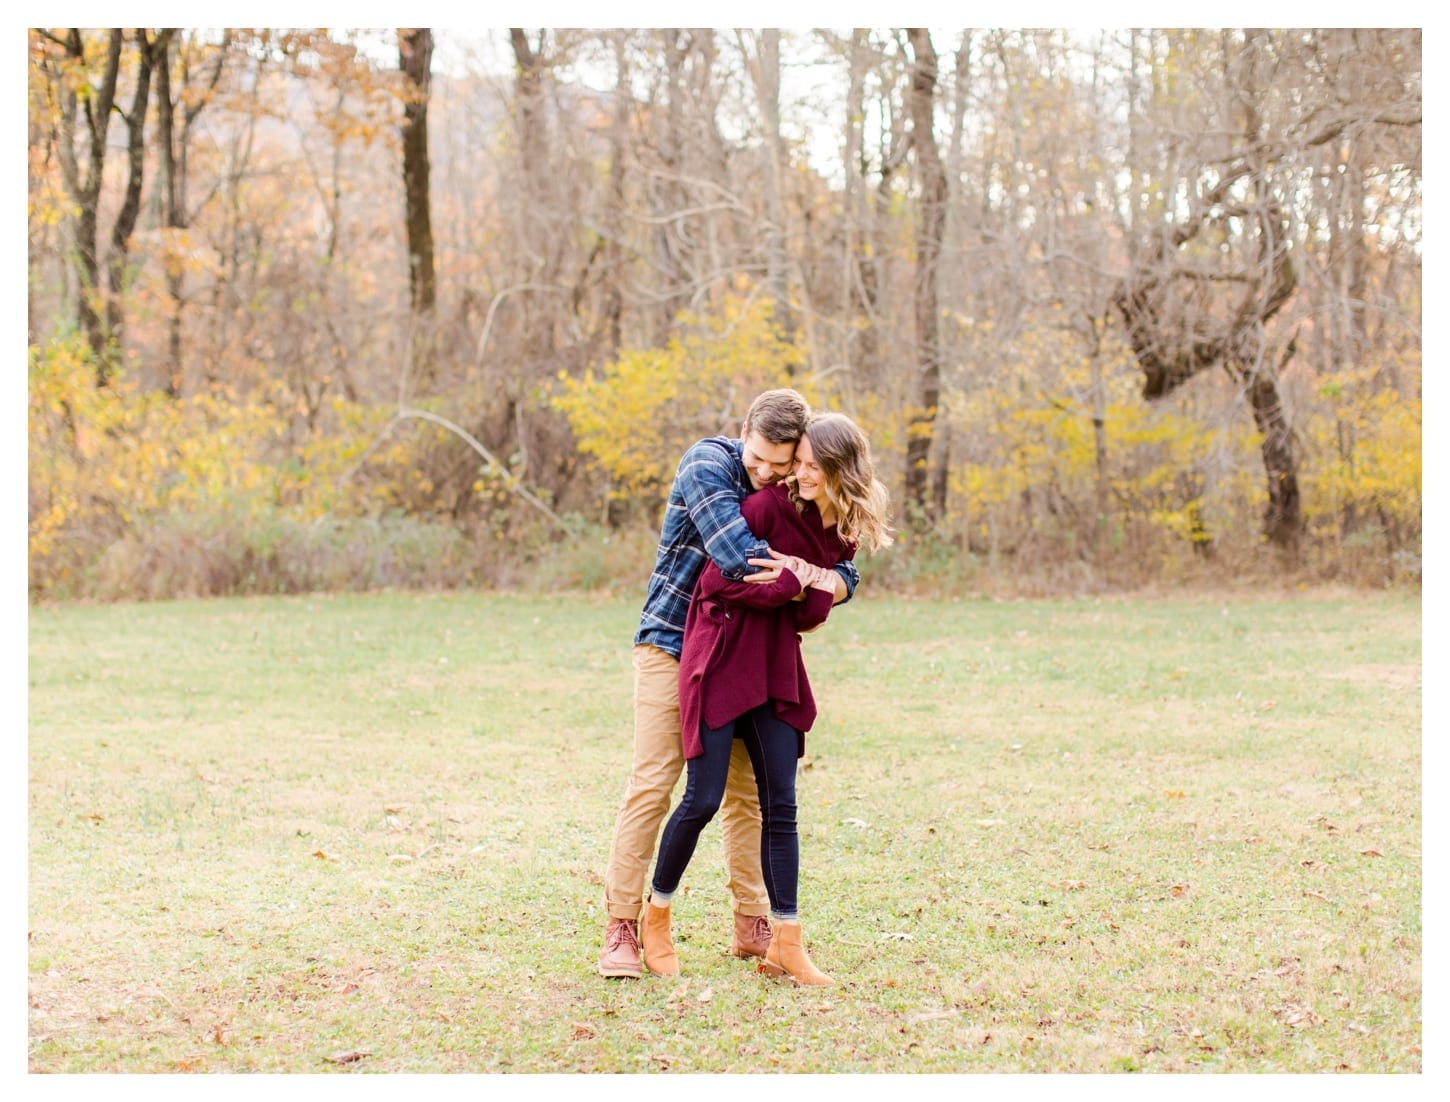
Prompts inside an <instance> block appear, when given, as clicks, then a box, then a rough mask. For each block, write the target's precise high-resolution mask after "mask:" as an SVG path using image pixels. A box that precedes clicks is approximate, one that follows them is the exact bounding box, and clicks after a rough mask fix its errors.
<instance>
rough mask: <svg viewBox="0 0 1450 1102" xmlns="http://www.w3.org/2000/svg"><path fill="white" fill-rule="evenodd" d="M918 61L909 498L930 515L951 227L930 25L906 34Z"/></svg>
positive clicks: (914, 81) (914, 78)
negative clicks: (943, 278) (942, 279)
mask: <svg viewBox="0 0 1450 1102" xmlns="http://www.w3.org/2000/svg"><path fill="white" fill-rule="evenodd" d="M906 33H907V37H908V39H909V40H910V42H911V49H912V53H913V54H914V55H915V61H914V64H913V67H912V74H911V92H910V110H911V141H912V148H913V149H914V150H915V151H916V166H917V172H918V176H919V182H920V187H921V199H920V204H921V215H920V224H919V226H918V229H917V233H916V292H915V312H914V313H915V320H916V355H917V380H916V388H915V395H914V401H913V404H912V408H911V412H910V416H909V419H908V423H907V440H906V500H907V502H908V503H909V504H911V505H914V506H916V508H917V509H918V511H919V514H920V517H921V519H922V520H923V521H925V520H927V519H929V517H930V510H931V502H930V501H929V500H928V496H927V459H928V456H929V455H930V454H931V445H932V438H933V436H934V435H935V429H936V417H937V405H938V402H939V401H940V396H941V336H940V317H939V310H938V306H937V299H938V295H937V282H938V277H939V273H940V260H941V247H942V238H943V236H944V234H945V229H946V207H947V203H946V200H947V179H946V171H945V169H944V168H943V167H942V162H941V156H940V154H939V153H938V152H937V144H936V137H935V134H934V132H933V127H932V113H933V107H934V106H935V102H936V78H937V58H936V51H935V50H933V49H932V45H931V38H930V36H929V35H928V34H927V32H926V30H925V28H920V27H913V28H910V29H909V30H908V31H907V32H906Z"/></svg>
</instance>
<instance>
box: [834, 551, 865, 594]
mask: <svg viewBox="0 0 1450 1102" xmlns="http://www.w3.org/2000/svg"><path fill="white" fill-rule="evenodd" d="M831 569H832V570H834V571H835V572H836V573H837V574H839V575H841V580H842V581H843V582H845V583H846V595H845V596H844V597H842V598H841V601H840V603H841V604H845V603H846V602H847V601H849V600H850V599H851V598H852V597H854V596H856V587H857V586H858V585H860V584H861V571H859V570H857V569H856V564H855V563H853V562H852V561H851V560H850V559H842V560H841V561H840V562H838V563H837V564H836V565H835V566H833V567H832V568H831Z"/></svg>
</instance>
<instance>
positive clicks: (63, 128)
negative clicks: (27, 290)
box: [53, 27, 125, 386]
mask: <svg viewBox="0 0 1450 1102" xmlns="http://www.w3.org/2000/svg"><path fill="white" fill-rule="evenodd" d="M108 35H109V37H108V40H107V46H106V60H105V64H104V67H103V69H102V73H101V79H100V83H99V84H96V85H90V84H89V81H88V80H87V91H88V93H89V94H88V95H86V96H85V98H84V102H83V103H82V101H81V97H80V96H79V94H78V93H77V87H78V81H77V80H76V78H75V75H74V73H73V72H72V71H71V70H79V71H80V72H82V73H84V72H85V68H84V66H85V45H84V43H83V41H82V39H81V32H80V28H78V27H72V28H70V29H69V30H68V31H67V32H66V36H65V43H64V46H65V68H64V70H63V71H62V72H60V73H59V74H57V75H56V76H54V77H53V79H54V80H55V81H56V83H57V85H58V87H59V90H58V92H57V99H58V101H59V103H60V133H59V136H58V142H57V145H58V148H59V154H60V162H61V173H62V176H63V178H64V179H65V185H66V191H67V192H68V193H69V195H70V198H71V201H72V202H73V203H74V204H75V231H74V232H75V251H74V253H73V254H72V260H73V264H74V267H75V275H76V321H77V323H78V324H79V325H80V328H81V331H82V332H83V333H85V335H86V342H87V343H88V344H89V345H90V346H91V352H92V354H93V355H94V357H95V362H96V385H97V386H105V385H106V384H107V383H108V382H109V381H110V375H111V363H110V349H109V348H108V347H107V340H106V327H105V322H104V320H103V315H102V312H101V261H100V251H99V247H98V243H97V238H98V236H99V221H100V212H99V206H100V197H101V181H102V176H103V174H104V172H105V167H106V134H107V132H108V131H109V129H110V122H111V111H112V109H113V108H114V107H115V103H116V82H117V79H118V78H119V76H120V71H121V45H122V43H123V42H124V40H125V32H124V31H122V30H121V29H120V28H119V27H117V28H113V29H111V30H110V31H109V32H108ZM80 113H84V116H85V130H86V132H85V138H86V142H87V146H86V155H85V166H86V167H85V170H84V171H82V169H81V158H80V153H79V151H78V150H77V148H76V146H77V138H78V135H77V129H78V120H77V115H78V114H80Z"/></svg>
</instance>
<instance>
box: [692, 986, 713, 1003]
mask: <svg viewBox="0 0 1450 1102" xmlns="http://www.w3.org/2000/svg"><path fill="white" fill-rule="evenodd" d="M714 997H715V989H714V988H713V987H707V988H705V990H703V991H701V992H700V993H699V994H698V995H696V996H695V998H696V999H698V1000H699V1001H700V1002H702V1003H707V1002H709V1001H710V1000H711V999H713V998H714Z"/></svg>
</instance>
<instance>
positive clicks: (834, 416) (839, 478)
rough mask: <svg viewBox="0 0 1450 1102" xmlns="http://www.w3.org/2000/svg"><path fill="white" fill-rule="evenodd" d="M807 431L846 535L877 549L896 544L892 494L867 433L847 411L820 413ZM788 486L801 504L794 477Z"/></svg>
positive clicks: (850, 540) (841, 530)
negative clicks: (874, 459) (880, 476)
mask: <svg viewBox="0 0 1450 1102" xmlns="http://www.w3.org/2000/svg"><path fill="white" fill-rule="evenodd" d="M802 435H804V436H805V437H806V438H807V439H808V440H810V442H811V450H812V451H813V452H814V453H815V457H816V463H818V464H819V465H820V468H821V471H822V473H824V474H825V476H826V480H825V493H826V497H827V499H828V500H829V501H830V503H831V504H832V505H833V506H835V509H836V531H837V533H838V534H839V535H840V537H841V538H842V539H843V540H845V541H847V542H848V543H852V544H855V545H856V546H857V547H861V546H865V547H866V548H867V549H869V550H871V551H880V550H881V549H882V548H883V547H890V546H891V543H892V529H891V525H890V523H889V522H890V519H891V518H890V515H889V513H890V498H889V496H888V495H887V493H886V487H885V486H883V485H882V484H881V482H880V480H879V479H877V477H876V465H875V464H874V463H873V462H872V461H871V445H870V444H869V443H868V442H867V440H866V435H865V433H863V432H862V431H861V430H860V429H859V428H857V427H856V422H855V421H852V420H851V418H849V417H847V416H846V415H845V414H844V413H815V414H812V415H811V418H810V420H808V421H807V422H806V429H805V432H804V433H803V434H802ZM788 488H789V490H790V496H791V499H792V500H793V501H794V502H795V503H796V508H800V507H801V504H802V503H801V499H800V497H799V496H798V495H797V490H796V481H795V477H794V476H792V477H791V479H790V481H789V484H788Z"/></svg>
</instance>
